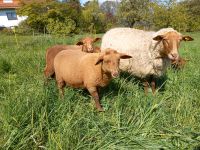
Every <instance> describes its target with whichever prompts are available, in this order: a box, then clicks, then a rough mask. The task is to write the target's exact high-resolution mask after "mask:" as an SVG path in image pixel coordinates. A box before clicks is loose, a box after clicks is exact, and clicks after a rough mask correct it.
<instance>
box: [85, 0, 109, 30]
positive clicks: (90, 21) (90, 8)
mask: <svg viewBox="0 0 200 150" xmlns="http://www.w3.org/2000/svg"><path fill="white" fill-rule="evenodd" d="M82 15H83V20H84V30H85V31H86V32H91V33H102V32H105V23H106V20H105V14H104V13H103V12H102V11H101V9H100V7H99V3H98V1H97V0H94V1H88V2H87V3H86V4H85V5H84V8H83V10H82Z"/></svg>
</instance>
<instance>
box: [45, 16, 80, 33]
mask: <svg viewBox="0 0 200 150" xmlns="http://www.w3.org/2000/svg"><path fill="white" fill-rule="evenodd" d="M75 28H76V23H75V21H74V20H72V19H70V18H65V20H64V21H60V20H59V19H56V20H54V19H49V21H48V25H47V30H48V32H49V33H51V34H55V35H68V34H70V33H72V32H73V31H74V30H75Z"/></svg>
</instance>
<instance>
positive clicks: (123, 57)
mask: <svg viewBox="0 0 200 150" xmlns="http://www.w3.org/2000/svg"><path fill="white" fill-rule="evenodd" d="M119 55H120V58H121V59H129V58H132V56H130V55H127V54H124V53H119Z"/></svg>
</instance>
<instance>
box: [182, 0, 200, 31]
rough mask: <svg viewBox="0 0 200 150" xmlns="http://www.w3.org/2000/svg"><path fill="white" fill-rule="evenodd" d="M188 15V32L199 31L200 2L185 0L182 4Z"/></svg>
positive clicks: (197, 0)
mask: <svg viewBox="0 0 200 150" xmlns="http://www.w3.org/2000/svg"><path fill="white" fill-rule="evenodd" d="M182 4H183V5H185V7H186V11H187V13H188V15H189V18H188V20H187V22H188V31H197V30H200V1H199V0H185V1H184V2H183V3H182Z"/></svg>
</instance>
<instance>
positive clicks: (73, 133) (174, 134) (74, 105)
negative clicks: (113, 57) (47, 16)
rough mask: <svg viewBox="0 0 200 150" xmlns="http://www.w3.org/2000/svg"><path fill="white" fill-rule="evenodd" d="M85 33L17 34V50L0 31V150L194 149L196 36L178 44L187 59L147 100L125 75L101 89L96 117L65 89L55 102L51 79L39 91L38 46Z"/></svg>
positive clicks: (80, 93)
mask: <svg viewBox="0 0 200 150" xmlns="http://www.w3.org/2000/svg"><path fill="white" fill-rule="evenodd" d="M188 34H189V33H188ZM85 36H87V35H81V36H77V35H76V36H74V37H66V38H63V37H58V36H47V35H45V36H18V37H17V38H18V41H19V47H17V45H16V42H15V37H14V36H5V35H2V34H0V39H1V40H0V52H1V53H0V58H1V59H0V61H1V60H2V58H4V60H5V61H6V62H7V63H9V64H12V66H11V71H6V73H5V71H4V72H3V73H1V72H0V83H1V84H0V106H1V109H0V149H16V150H18V149H23V150H29V149H48V150H57V149H63V150H68V149H88V150H89V149H120V150H121V149H128V150H129V149H130V150H132V149H191V150H192V149H198V148H199V146H200V145H199V140H200V126H199V122H200V118H199V116H200V110H199V108H200V101H199V99H200V93H199V91H200V84H199V80H200V68H199V63H200V55H199V49H200V45H199V41H200V33H193V34H191V36H192V37H193V38H194V39H195V40H194V41H193V42H185V43H182V45H181V49H180V52H181V56H182V57H183V58H188V59H190V61H188V63H187V64H186V66H185V68H184V69H183V70H180V71H178V72H177V71H174V70H172V69H169V70H168V73H167V80H166V82H165V84H164V85H162V87H160V91H159V92H157V93H156V95H155V96H152V94H151V93H149V95H148V96H145V95H144V91H143V88H142V86H140V82H139V81H138V80H136V79H135V78H134V77H132V76H130V75H128V74H121V76H120V78H118V79H114V80H113V81H112V82H111V84H109V86H108V87H106V88H104V89H101V90H100V93H101V94H100V97H101V103H102V105H103V107H104V108H105V109H106V111H105V112H104V113H99V112H97V111H96V110H95V108H94V106H93V104H92V103H91V100H90V99H91V98H90V96H89V94H88V92H87V91H84V90H77V89H72V88H69V87H66V88H65V96H64V99H62V100H61V99H59V96H58V90H57V86H56V84H55V81H54V80H52V81H50V82H49V84H48V85H47V86H44V77H43V69H44V67H45V49H46V48H48V47H49V46H51V45H55V44H73V43H75V42H77V40H78V39H79V38H81V37H85ZM95 36H97V35H95ZM98 36H99V35H98ZM4 64H6V63H4ZM5 66H7V65H5ZM8 70H9V69H8ZM12 70H14V71H12Z"/></svg>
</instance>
